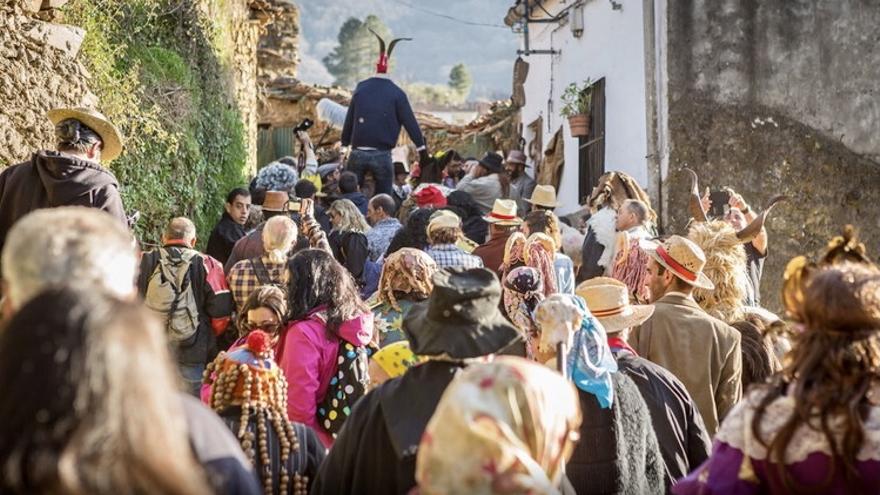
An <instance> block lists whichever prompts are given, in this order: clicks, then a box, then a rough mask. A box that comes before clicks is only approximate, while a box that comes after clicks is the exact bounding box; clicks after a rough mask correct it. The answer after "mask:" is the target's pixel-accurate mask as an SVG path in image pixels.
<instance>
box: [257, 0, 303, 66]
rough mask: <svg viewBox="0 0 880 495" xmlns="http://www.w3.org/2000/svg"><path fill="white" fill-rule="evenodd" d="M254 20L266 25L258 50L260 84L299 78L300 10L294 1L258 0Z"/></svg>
mask: <svg viewBox="0 0 880 495" xmlns="http://www.w3.org/2000/svg"><path fill="white" fill-rule="evenodd" d="M251 8H252V9H253V11H254V17H255V18H256V19H259V20H260V22H262V23H263V24H265V25H266V29H265V30H264V31H263V33H262V35H261V36H260V41H259V45H258V47H257V56H258V57H259V69H258V75H259V79H260V81H261V82H263V83H265V82H269V81H272V80H275V79H278V78H282V77H296V68H297V66H298V65H299V32H300V26H299V9H297V8H296V5H295V4H294V3H293V2H292V1H291V0H255V1H253V2H252V4H251Z"/></svg>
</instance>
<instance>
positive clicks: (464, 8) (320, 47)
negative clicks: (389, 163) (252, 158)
mask: <svg viewBox="0 0 880 495" xmlns="http://www.w3.org/2000/svg"><path fill="white" fill-rule="evenodd" d="M295 3H296V4H297V6H298V7H299V9H300V26H301V29H302V32H301V33H300V59H301V61H300V66H299V68H298V76H299V78H300V79H301V80H303V81H305V82H309V83H315V84H330V83H332V82H333V76H331V75H330V74H329V73H328V72H327V69H326V68H325V67H324V64H323V63H322V62H321V59H322V58H324V56H325V55H327V54H328V53H329V52H330V51H332V50H333V47H335V46H336V44H337V42H336V36H337V34H339V27H340V26H341V25H342V23H343V22H345V20H346V19H348V18H349V17H357V18H359V19H361V20H363V19H364V18H365V17H366V16H367V15H369V14H375V15H377V16H379V17H380V18H381V19H382V20H383V21H384V22H385V24H386V25H388V27H389V28H390V29H391V32H392V33H393V35H394V36H396V37H410V38H414V41H412V42H401V43H400V44H398V45H397V47H395V49H394V58H395V59H396V62H395V64H396V65H395V70H394V74H393V76H394V77H395V79H397V80H402V81H406V82H427V83H443V84H445V83H446V82H447V81H448V79H449V70H450V69H451V68H452V66H453V65H455V64H457V63H464V64H465V65H466V66H467V68H468V70H469V71H470V73H471V76H472V77H473V79H474V86H473V89H472V91H471V98H472V99H473V98H475V97H476V98H499V97H500V98H506V97H507V96H509V95H510V88H511V79H512V70H513V62H514V60H515V59H516V50H517V48H518V38H517V36H516V35H515V34H514V33H513V32H512V31H511V30H510V28H508V27H507V26H504V23H503V22H502V19H503V18H504V15H505V14H506V13H507V9H508V8H509V7H511V6H512V5H513V4H514V3H515V2H514V0H296V2H295ZM429 12H431V13H429ZM432 13H434V14H442V15H446V16H451V17H455V18H457V19H459V20H457V21H456V20H451V19H447V18H444V17H441V16H439V15H433V14H432ZM467 22H469V23H476V24H490V25H492V26H483V25H479V26H477V25H470V24H466V23H467Z"/></svg>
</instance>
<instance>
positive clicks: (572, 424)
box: [416, 356, 581, 495]
mask: <svg viewBox="0 0 880 495" xmlns="http://www.w3.org/2000/svg"><path fill="white" fill-rule="evenodd" d="M580 424H581V413H580V407H579V403H578V398H577V394H576V393H575V390H574V388H573V387H572V386H571V384H570V383H568V381H567V380H565V379H564V378H563V377H562V376H561V375H559V374H558V373H556V372H554V371H553V370H551V369H548V368H546V367H544V366H541V365H538V364H535V363H532V362H530V361H528V360H525V359H522V358H516V357H508V356H502V357H498V358H496V359H495V361H493V362H492V363H487V364H474V365H471V366H469V367H468V368H467V369H465V370H464V371H463V372H461V374H460V375H459V376H458V377H456V378H455V380H453V382H452V383H451V384H450V385H449V387H448V388H447V389H446V391H445V392H444V393H443V398H442V399H441V400H440V403H439V404H438V406H437V410H436V412H435V413H434V416H433V417H432V418H431V421H430V422H429V423H428V426H427V428H426V430H425V434H424V436H423V437H422V441H421V444H420V445H419V450H418V458H417V460H416V480H417V481H418V483H419V492H420V493H422V494H424V495H440V494H462V493H468V494H491V493H499V492H501V491H502V487H503V488H504V489H505V490H504V492H505V493H535V494H557V493H560V492H559V484H560V481H561V479H562V475H563V467H564V466H565V464H566V462H567V460H568V459H569V458H570V457H571V453H572V451H573V449H574V444H575V442H576V441H577V435H578V432H579V430H580ZM435 439H436V441H435Z"/></svg>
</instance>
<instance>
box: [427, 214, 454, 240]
mask: <svg viewBox="0 0 880 495" xmlns="http://www.w3.org/2000/svg"><path fill="white" fill-rule="evenodd" d="M456 227H461V218H460V217H459V216H458V215H456V214H455V213H453V212H451V211H449V210H437V211H435V212H434V213H432V214H431V217H430V219H429V220H428V229H427V231H428V233H429V234H430V233H431V232H433V231H434V230H435V229H446V228H456Z"/></svg>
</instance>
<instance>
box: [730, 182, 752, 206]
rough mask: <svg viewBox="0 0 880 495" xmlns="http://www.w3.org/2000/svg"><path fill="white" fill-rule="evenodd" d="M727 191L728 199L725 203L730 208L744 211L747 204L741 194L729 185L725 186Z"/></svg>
mask: <svg viewBox="0 0 880 495" xmlns="http://www.w3.org/2000/svg"><path fill="white" fill-rule="evenodd" d="M727 193H728V194H730V201H728V202H727V204H729V205H730V207H731V208H736V209H737V210H739V211H741V212H746V211H748V210H749V205H747V204H746V202H745V200H743V197H742V195H741V194H739V193H738V192H736V191H734V190H733V189H731V188H729V187H728V188H727Z"/></svg>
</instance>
